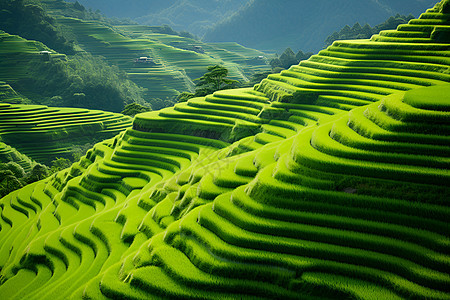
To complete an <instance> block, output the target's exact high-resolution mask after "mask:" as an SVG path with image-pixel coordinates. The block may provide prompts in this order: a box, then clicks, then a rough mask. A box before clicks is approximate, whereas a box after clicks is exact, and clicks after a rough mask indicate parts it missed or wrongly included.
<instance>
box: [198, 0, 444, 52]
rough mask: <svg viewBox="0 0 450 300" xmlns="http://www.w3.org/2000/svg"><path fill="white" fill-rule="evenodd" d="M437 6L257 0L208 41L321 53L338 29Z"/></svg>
mask: <svg viewBox="0 0 450 300" xmlns="http://www.w3.org/2000/svg"><path fill="white" fill-rule="evenodd" d="M406 2H407V4H406ZM434 4H435V1H433V0H427V1H418V0H414V1H402V0H395V1H384V0H382V1H360V0H350V1H343V0H339V1H331V2H330V1H327V0H318V1H298V0H285V1H283V2H280V1H269V0H254V1H252V2H250V3H249V5H247V6H246V7H245V9H243V10H241V11H239V12H237V13H236V14H234V15H233V16H231V17H230V18H228V19H226V20H224V21H223V22H221V23H219V24H217V25H216V26H215V27H214V28H213V29H212V30H210V31H209V32H207V33H206V34H205V36H204V40H205V41H208V42H228V41H235V42H238V43H240V44H242V45H245V46H247V47H252V48H256V49H260V50H272V51H273V50H275V51H278V52H279V53H281V52H282V51H284V49H286V48H287V47H291V48H292V49H301V50H303V51H304V52H309V51H312V52H317V51H319V50H321V49H322V48H323V47H324V44H323V41H325V39H326V38H327V36H328V35H330V34H331V33H333V32H334V31H335V30H336V29H337V28H342V27H343V26H345V25H352V24H354V23H356V22H359V23H360V24H362V25H364V24H365V23H369V24H370V25H372V26H373V25H375V24H379V23H381V22H383V21H385V20H386V19H387V18H389V17H390V16H393V15H395V14H397V13H401V14H405V15H408V14H413V15H418V14H419V13H420V12H422V11H424V10H425V9H426V8H429V7H432V6H433V5H434ZM311 33H313V34H311Z"/></svg>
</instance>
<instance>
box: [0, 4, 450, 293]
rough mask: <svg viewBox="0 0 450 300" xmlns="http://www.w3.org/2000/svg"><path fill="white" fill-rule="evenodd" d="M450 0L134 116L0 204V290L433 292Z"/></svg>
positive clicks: (449, 115)
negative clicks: (278, 69)
mask: <svg viewBox="0 0 450 300" xmlns="http://www.w3.org/2000/svg"><path fill="white" fill-rule="evenodd" d="M449 7H450V1H449V0H443V1H441V2H440V3H438V4H436V6H435V7H434V8H433V9H430V10H428V11H427V12H426V13H424V14H422V15H421V17H420V18H419V19H415V20H411V21H410V22H409V24H406V25H401V26H400V27H399V28H398V29H397V30H392V31H384V32H381V33H380V34H379V35H376V36H373V37H372V38H371V39H370V40H355V41H336V42H334V43H333V45H332V46H330V47H329V48H327V49H326V50H323V51H321V52H319V53H318V54H317V55H314V56H312V57H311V58H310V59H309V60H307V61H303V62H301V63H300V64H299V65H297V66H292V67H291V68H290V69H289V70H286V71H283V72H282V73H280V74H274V75H270V76H269V77H268V78H267V79H264V80H263V81H262V82H261V83H260V84H259V85H257V86H255V88H246V89H236V90H226V91H218V92H215V93H214V94H213V95H208V96H206V97H200V98H192V99H190V100H188V101H187V102H185V103H180V104H177V105H175V106H174V107H171V108H165V109H162V110H160V111H153V112H148V113H143V114H139V115H137V116H136V117H135V119H134V122H133V127H132V128H130V129H128V130H126V131H124V132H122V133H120V134H118V135H117V136H115V137H114V138H112V139H109V140H105V141H103V142H101V143H98V144H96V145H95V147H94V148H93V149H91V150H89V152H88V153H87V154H86V156H84V157H82V158H81V160H80V161H79V162H77V163H75V164H74V165H73V166H72V167H71V168H70V169H66V170H64V171H62V172H59V173H57V174H55V175H53V176H52V177H51V178H48V179H46V180H43V181H40V182H37V183H34V184H31V185H28V186H26V187H25V188H23V189H21V190H19V191H16V192H13V193H11V194H9V195H8V196H6V197H5V198H3V199H1V200H0V212H1V213H0V229H1V231H0V270H1V271H0V295H5V297H6V298H7V299H24V298H26V299H50V298H52V299H56V298H57V299H67V298H72V299H147V298H155V299H159V298H162V299H167V298H172V299H242V298H252V299H267V298H269V299H280V298H286V299H299V298H302V299H303V298H304V299H349V298H350V299H405V298H409V299H449V298H450V290H449V287H450V274H449V270H450V257H449V250H450V249H449V245H450V237H449V222H448V220H449V219H450V210H449V206H448V199H449V198H450V189H449V187H448V182H449V180H450V160H449V157H450V153H449V149H450V147H449V146H450V139H449V136H450V127H449V125H450V84H449V81H450V80H449V79H450V78H449V76H450V75H449V74H450V58H449V49H450V36H449V34H448V33H449V32H450V18H449V15H450V10H449Z"/></svg>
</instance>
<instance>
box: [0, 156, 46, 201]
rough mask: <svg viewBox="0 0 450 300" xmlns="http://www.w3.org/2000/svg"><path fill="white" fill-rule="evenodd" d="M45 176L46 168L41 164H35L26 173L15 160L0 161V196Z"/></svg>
mask: <svg viewBox="0 0 450 300" xmlns="http://www.w3.org/2000/svg"><path fill="white" fill-rule="evenodd" d="M47 176H48V169H47V167H45V166H44V165H41V164H35V165H34V167H33V168H32V169H31V171H30V172H27V173H26V172H25V171H24V169H23V168H22V167H21V166H20V165H19V164H17V163H16V162H13V161H10V162H7V163H0V198H2V197H4V196H6V195H7V194H9V193H11V192H12V191H15V190H17V189H20V188H22V187H24V186H25V185H27V184H30V183H33V182H35V181H38V180H41V179H44V178H46V177H47Z"/></svg>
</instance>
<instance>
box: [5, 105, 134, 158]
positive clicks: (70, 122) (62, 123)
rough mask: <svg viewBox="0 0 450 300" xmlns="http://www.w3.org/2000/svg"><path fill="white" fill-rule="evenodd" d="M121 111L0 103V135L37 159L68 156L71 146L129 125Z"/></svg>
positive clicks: (22, 151)
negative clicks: (119, 112)
mask: <svg viewBox="0 0 450 300" xmlns="http://www.w3.org/2000/svg"><path fill="white" fill-rule="evenodd" d="M131 124H132V119H131V118H130V117H128V116H124V115H122V114H117V113H111V112H105V111H99V110H88V109H78V108H61V107H57V108H56V107H47V106H43V105H15V104H8V103H0V137H1V138H2V140H3V141H4V142H5V143H6V144H9V145H11V146H13V147H15V148H16V149H17V150H19V151H20V152H21V153H23V154H25V155H27V156H29V157H30V158H32V159H34V160H36V161H37V162H41V163H45V164H49V163H50V162H51V160H53V159H55V157H68V156H70V153H71V146H72V145H74V144H84V143H88V142H92V140H93V139H94V140H95V139H97V140H101V139H105V138H110V137H112V136H115V135H117V134H118V133H119V132H121V131H123V130H125V129H127V128H129V127H130V126H131Z"/></svg>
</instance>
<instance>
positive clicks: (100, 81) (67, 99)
mask: <svg viewBox="0 0 450 300" xmlns="http://www.w3.org/2000/svg"><path fill="white" fill-rule="evenodd" d="M0 38H1V40H0V46H1V47H0V57H1V61H0V80H4V81H6V82H7V83H9V84H10V85H12V86H13V87H14V89H15V90H16V91H17V92H19V93H20V94H23V95H25V96H27V98H29V99H33V102H34V103H39V104H45V105H51V106H70V107H84V108H98V109H105V110H110V111H120V110H121V109H122V108H123V107H124V105H125V103H131V102H136V101H137V102H143V99H142V96H141V93H142V92H141V89H139V88H138V87H137V86H136V84H134V83H133V82H131V81H130V80H128V79H127V75H126V74H125V73H124V72H120V71H119V69H118V68H117V67H111V66H108V65H107V64H106V62H105V61H104V60H102V59H101V58H99V57H94V56H92V55H90V54H88V53H79V54H76V55H73V56H70V57H66V56H63V55H60V54H58V53H54V52H52V51H51V50H50V49H49V48H47V47H46V46H44V45H43V44H41V43H39V42H33V41H28V40H25V39H23V38H20V37H18V36H14V35H9V34H7V33H1V32H0ZM43 51H47V52H43Z"/></svg>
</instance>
